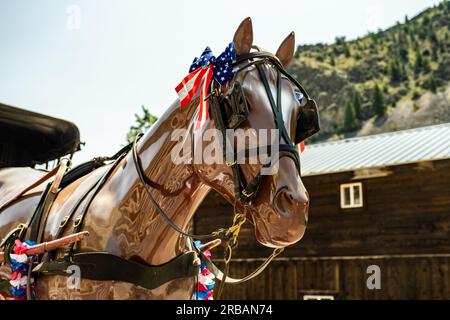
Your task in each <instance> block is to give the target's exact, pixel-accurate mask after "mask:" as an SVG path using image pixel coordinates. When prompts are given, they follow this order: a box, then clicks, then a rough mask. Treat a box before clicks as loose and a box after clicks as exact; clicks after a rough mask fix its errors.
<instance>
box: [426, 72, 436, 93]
mask: <svg viewBox="0 0 450 320" xmlns="http://www.w3.org/2000/svg"><path fill="white" fill-rule="evenodd" d="M428 88H429V89H430V91H431V92H433V93H436V92H437V85H436V80H435V79H434V77H433V76H431V77H430V79H429V80H428Z"/></svg>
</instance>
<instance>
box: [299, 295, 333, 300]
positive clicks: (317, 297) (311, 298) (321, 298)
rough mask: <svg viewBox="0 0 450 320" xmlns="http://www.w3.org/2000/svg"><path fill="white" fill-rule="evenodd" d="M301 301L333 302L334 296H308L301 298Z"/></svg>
mask: <svg viewBox="0 0 450 320" xmlns="http://www.w3.org/2000/svg"><path fill="white" fill-rule="evenodd" d="M303 300H334V296H322V295H315V294H310V295H305V296H303Z"/></svg>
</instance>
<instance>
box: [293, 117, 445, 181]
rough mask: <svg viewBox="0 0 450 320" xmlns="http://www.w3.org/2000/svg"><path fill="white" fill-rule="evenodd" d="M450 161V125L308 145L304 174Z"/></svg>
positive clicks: (303, 154)
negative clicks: (441, 160) (449, 159)
mask: <svg viewBox="0 0 450 320" xmlns="http://www.w3.org/2000/svg"><path fill="white" fill-rule="evenodd" d="M447 158H450V123H445V124H440V125H434V126H428V127H422V128H417V129H409V130H402V131H397V132H390V133H383V134H376V135H371V136H365V137H357V138H350V139H345V140H340V141H333V142H325V143H318V144H312V145H307V146H306V150H305V151H304V152H303V153H302V155H301V159H302V175H304V176H311V175H321V174H328V173H337V172H345V171H353V170H358V169H366V168H377V167H384V166H392V165H399V164H406V163H415V162H422V161H429V160H439V159H447Z"/></svg>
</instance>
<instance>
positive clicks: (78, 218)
mask: <svg viewBox="0 0 450 320" xmlns="http://www.w3.org/2000/svg"><path fill="white" fill-rule="evenodd" d="M81 221H83V216H82V215H81V216H78V217H77V218H76V220H75V223H74V224H73V227H74V228H77V227H79V226H80V224H81Z"/></svg>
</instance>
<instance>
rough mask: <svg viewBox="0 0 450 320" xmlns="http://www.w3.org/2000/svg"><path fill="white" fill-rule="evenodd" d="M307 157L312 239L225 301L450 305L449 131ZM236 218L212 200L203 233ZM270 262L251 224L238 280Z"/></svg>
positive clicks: (323, 149) (426, 130) (201, 219)
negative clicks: (424, 302)
mask: <svg viewBox="0 0 450 320" xmlns="http://www.w3.org/2000/svg"><path fill="white" fill-rule="evenodd" d="M301 157H302V174H303V182H304V184H305V186H306V188H307V189H308V192H309V194H310V198H311V200H310V211H309V225H308V228H307V231H306V234H305V237H304V238H303V239H302V241H300V242H299V243H298V244H296V245H294V246H292V247H289V248H288V249H287V250H286V251H285V252H284V253H283V255H282V256H280V257H279V258H277V259H276V260H275V261H274V262H273V263H272V264H271V266H270V267H269V268H268V269H267V270H266V271H265V272H264V273H263V274H262V275H260V276H259V277H258V278H256V279H254V280H252V281H250V282H248V283H246V284H241V285H237V286H230V285H229V286H227V287H226V288H225V290H224V294H223V298H225V299H450V123H449V124H442V125H436V126H429V127H423V128H418V129H411V130H404V131H398V132H393V133H387V134H379V135H373V136H366V137H357V138H351V139H346V140H341V141H336V142H329V143H321V144H316V145H308V146H307V148H306V151H305V152H304V153H303V154H302V156H301ZM231 217H232V207H231V206H230V205H229V204H228V203H226V202H225V201H224V200H222V199H221V198H220V196H219V195H218V194H216V193H214V192H212V193H211V194H210V195H208V197H207V199H205V202H204V203H203V205H202V207H201V208H199V212H198V213H197V214H196V217H195V222H194V228H195V231H196V232H200V233H205V232H210V231H212V230H214V229H215V228H217V227H223V226H224V225H227V224H230V223H231V221H230V219H231ZM270 252H271V251H270V250H269V249H266V248H264V247H262V246H261V245H259V244H258V243H257V242H256V241H255V237H254V234H253V227H252V226H251V225H248V224H247V225H246V226H245V228H244V230H243V231H242V232H241V237H240V240H239V247H238V249H237V250H236V254H235V256H234V259H233V261H232V263H231V271H230V274H231V276H234V277H242V276H244V275H246V274H248V273H250V272H251V271H253V270H254V269H255V268H256V267H257V266H258V265H259V264H260V263H261V262H262V261H263V260H264V259H265V257H267V256H268V255H269V254H270ZM217 258H219V256H217ZM374 270H375V271H374ZM375 275H376V276H378V278H375V280H374V278H370V277H373V276H375ZM369 278H370V279H369ZM368 282H369V284H371V285H368ZM374 283H376V286H374V285H373V284H374Z"/></svg>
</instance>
